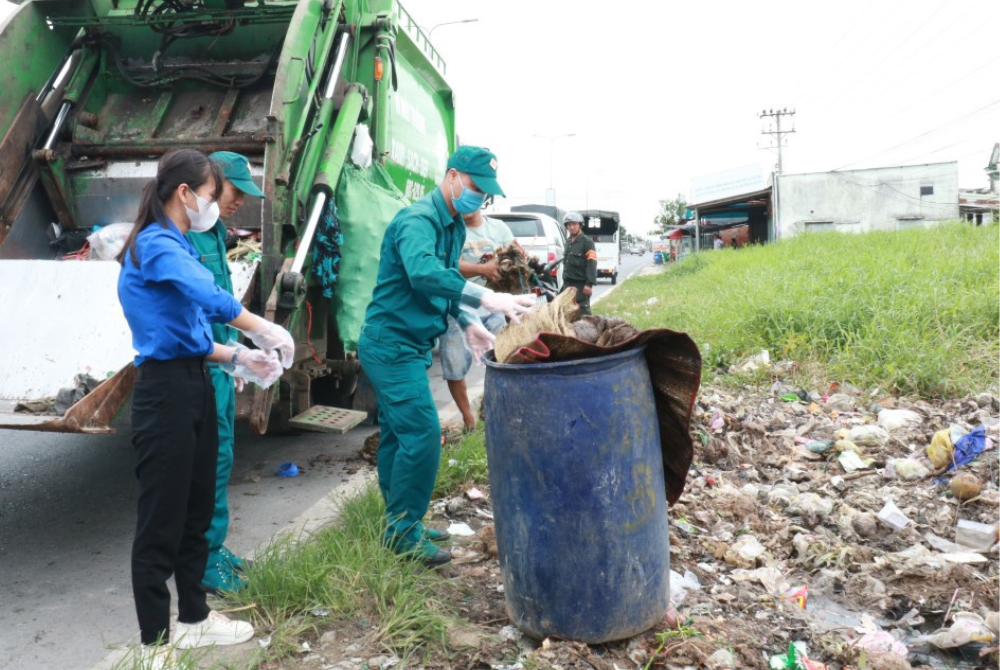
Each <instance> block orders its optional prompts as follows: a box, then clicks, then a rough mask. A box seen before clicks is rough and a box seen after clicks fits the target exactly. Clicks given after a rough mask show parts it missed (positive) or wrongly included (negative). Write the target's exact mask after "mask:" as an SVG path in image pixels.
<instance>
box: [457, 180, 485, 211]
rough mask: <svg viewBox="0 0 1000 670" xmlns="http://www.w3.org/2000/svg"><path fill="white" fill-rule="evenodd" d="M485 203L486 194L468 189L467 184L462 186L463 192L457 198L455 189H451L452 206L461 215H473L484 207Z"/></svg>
mask: <svg viewBox="0 0 1000 670" xmlns="http://www.w3.org/2000/svg"><path fill="white" fill-rule="evenodd" d="M459 183H461V182H459ZM484 202H486V194H485V193H479V192H477V191H473V190H472V189H471V188H466V187H465V184H462V190H461V192H459V194H458V195H457V196H456V195H455V187H454V186H452V188H451V204H452V206H453V207H454V208H455V211H456V212H458V213H459V214H472V213H473V212H474V211H476V210H477V209H479V208H480V207H482V206H483V203H484Z"/></svg>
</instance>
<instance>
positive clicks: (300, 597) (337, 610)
mask: <svg viewBox="0 0 1000 670" xmlns="http://www.w3.org/2000/svg"><path fill="white" fill-rule="evenodd" d="M383 510H384V507H383V504H382V498H381V494H380V493H379V491H378V488H377V487H376V486H375V485H374V484H373V485H371V486H369V487H368V488H366V489H365V490H364V491H363V492H362V493H361V494H359V495H358V496H356V497H353V498H349V499H347V500H345V501H344V502H343V503H342V505H341V511H340V516H339V518H338V520H337V521H336V522H335V523H334V524H332V525H331V526H329V527H327V528H325V529H323V530H321V531H319V532H318V533H316V534H315V535H312V536H310V537H309V538H306V540H307V541H302V542H300V541H296V538H291V537H285V538H282V539H279V540H277V541H275V542H273V543H272V544H270V545H269V546H268V547H266V548H265V549H264V550H263V551H262V552H258V554H257V555H256V556H255V557H254V564H253V566H252V567H251V569H250V570H249V572H248V574H247V584H248V586H247V588H245V589H244V590H241V591H240V592H239V593H238V594H235V595H232V596H230V598H229V599H228V604H229V606H230V607H233V608H239V607H241V606H248V607H249V606H252V608H251V609H249V610H248V611H249V612H250V617H249V618H250V620H251V621H252V623H253V624H254V625H255V627H257V629H258V630H259V631H261V634H270V637H271V642H270V646H269V649H268V652H267V654H266V655H267V656H268V657H269V658H271V659H275V660H276V659H280V658H283V657H285V656H288V655H291V654H293V653H294V652H296V651H298V650H300V649H301V642H302V640H303V638H304V637H305V636H308V635H309V634H310V633H313V634H318V633H319V632H321V631H322V630H328V629H331V628H337V629H340V630H355V629H356V630H358V631H359V632H361V633H362V634H363V635H364V636H365V637H366V638H367V639H368V640H370V641H371V642H374V643H377V644H380V645H382V646H383V647H384V648H385V649H386V650H389V651H391V652H393V653H395V654H397V655H398V656H400V657H401V658H404V659H406V658H408V657H411V656H415V657H417V658H419V655H420V653H421V650H422V649H424V648H425V647H426V646H427V645H428V644H443V642H444V640H445V633H446V630H447V627H448V622H449V621H450V620H451V618H452V608H451V606H450V605H448V604H447V598H448V586H447V583H446V582H444V581H443V580H441V579H440V578H439V577H437V576H436V575H435V574H434V573H433V572H430V571H426V570H423V569H421V567H420V566H419V564H418V563H416V562H414V561H412V560H409V559H405V558H402V557H400V556H397V555H396V554H394V553H393V552H391V551H389V550H388V549H385V548H384V547H383V546H382V531H383V529H384V525H383V522H382V514H383ZM255 660H256V659H255ZM253 667H256V666H253Z"/></svg>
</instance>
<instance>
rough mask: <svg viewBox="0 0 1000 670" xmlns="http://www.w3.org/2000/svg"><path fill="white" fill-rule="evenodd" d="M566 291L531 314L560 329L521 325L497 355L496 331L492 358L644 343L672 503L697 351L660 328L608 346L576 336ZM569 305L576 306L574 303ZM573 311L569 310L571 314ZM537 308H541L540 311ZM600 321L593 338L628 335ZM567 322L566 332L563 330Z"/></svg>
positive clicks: (603, 350)
mask: <svg viewBox="0 0 1000 670" xmlns="http://www.w3.org/2000/svg"><path fill="white" fill-rule="evenodd" d="M571 294H572V291H566V292H565V293H562V294H560V296H559V297H558V298H556V300H555V301H553V302H552V303H550V304H549V305H548V307H552V305H555V304H556V303H557V302H560V307H557V308H556V311H555V312H552V311H550V310H539V312H540V315H539V316H538V317H536V318H537V319H538V321H539V322H540V321H542V320H544V319H548V320H549V321H552V322H553V325H554V326H555V327H556V328H558V329H560V330H559V331H557V332H540V331H539V330H531V328H530V326H529V327H526V328H522V329H521V330H520V331H518V332H517V333H516V334H514V335H512V336H511V337H510V338H509V340H510V341H508V342H505V343H503V346H504V348H505V353H504V354H501V352H500V346H499V345H501V337H502V336H503V333H501V335H500V336H498V337H497V341H496V344H497V345H498V347H497V349H496V360H498V361H501V362H503V363H514V364H530V363H554V362H557V361H569V360H579V359H581V358H592V357H596V356H604V355H607V354H614V353H618V352H620V351H625V350H626V349H632V348H634V347H639V346H643V345H645V347H646V350H645V355H646V365H647V367H648V368H649V377H650V380H651V381H652V384H653V398H654V402H655V404H656V419H657V423H658V424H659V428H660V450H661V452H662V454H663V477H664V481H665V483H666V492H667V502H668V503H670V504H671V505H673V504H674V503H675V502H677V500H678V499H679V498H680V496H681V493H682V492H683V491H684V481H685V479H686V478H687V473H688V469H689V468H690V467H691V461H692V459H693V458H694V446H693V445H692V443H691V434H690V432H689V428H690V424H691V411H692V409H693V408H694V401H695V398H696V397H697V396H698V386H699V384H700V382H701V353H700V352H699V351H698V347H697V345H695V343H694V341H693V340H692V339H691V338H690V337H688V335H687V334H686V333H679V332H677V331H674V330H667V329H665V328H657V329H652V330H646V331H642V332H640V333H638V334H636V335H634V336H632V337H630V338H628V339H625V340H619V341H617V342H616V343H615V344H611V345H608V346H604V345H602V344H599V343H591V342H584V341H582V340H580V339H577V338H576V337H575V336H574V331H573V328H572V326H573V325H575V324H572V322H571V321H566V320H565V318H566V316H567V315H568V314H569V313H570V310H569V309H568V308H567V306H566V304H565V303H566V299H565V298H563V296H566V295H571ZM560 299H562V300H560ZM570 300H572V298H570ZM571 304H572V306H573V307H574V308H576V305H575V303H571ZM578 309H579V308H576V309H575V310H574V311H573V314H574V315H575V313H576V312H577V311H578ZM541 312H544V315H542V314H541ZM528 316H530V314H529V315H528ZM598 318H600V317H598ZM526 322H527V319H524V320H522V323H521V325H522V326H524V325H526ZM582 322H583V321H579V323H582ZM605 322H606V323H604V324H598V325H597V326H596V327H597V329H598V330H600V329H601V328H603V329H604V331H603V333H599V337H598V342H600V341H601V340H600V335H603V334H607V335H608V341H615V340H616V336H620V335H622V334H625V333H628V331H627V330H626V329H625V327H628V328H631V326H628V324H624V322H621V321H620V320H617V319H615V320H612V319H606V320H605ZM532 323H534V321H533V322H532ZM609 324H610V325H609ZM623 324H624V325H623ZM516 326H517V324H512V325H511V326H508V330H510V329H511V328H514V327H516ZM567 326H569V332H568V333H567V332H563V331H564V330H565V328H566V327H567ZM633 330H634V329H633ZM505 332H506V331H505ZM528 338H530V340H529V339H528ZM505 339H506V338H505ZM525 340H528V341H527V342H525ZM514 341H517V342H518V343H520V346H517V347H516V348H515V349H513V350H509V347H510V346H512V343H513V342H514Z"/></svg>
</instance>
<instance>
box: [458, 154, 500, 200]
mask: <svg viewBox="0 0 1000 670" xmlns="http://www.w3.org/2000/svg"><path fill="white" fill-rule="evenodd" d="M452 168H454V169H456V170H458V171H459V172H464V173H465V174H467V175H469V176H470V177H472V180H473V181H474V182H476V186H478V187H479V189H480V190H481V191H482V192H483V193H486V194H488V195H502V196H504V197H505V198H506V197H507V194H506V193H504V192H503V189H502V188H500V184H499V182H497V157H496V156H495V155H494V154H493V152H492V151H490V150H489V149H483V148H482V147H473V146H464V147H459V148H458V149H456V150H455V153H453V154H452V155H451V158H449V159H448V169H449V170H451V169H452Z"/></svg>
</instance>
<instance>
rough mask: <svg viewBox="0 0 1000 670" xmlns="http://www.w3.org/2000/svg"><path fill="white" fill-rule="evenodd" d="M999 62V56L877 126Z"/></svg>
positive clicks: (892, 115) (911, 104)
mask: <svg viewBox="0 0 1000 670" xmlns="http://www.w3.org/2000/svg"><path fill="white" fill-rule="evenodd" d="M997 61H1000V56H997V57H996V58H994V59H993V60H991V61H989V62H988V63H984V64H983V65H981V66H979V67H978V68H976V69H975V70H973V71H972V72H970V73H968V74H967V75H965V76H964V77H962V78H960V79H956V80H954V81H952V82H949V83H947V84H945V85H944V86H942V87H941V88H939V89H938V90H936V91H934V92H933V93H929V94H927V95H925V96H924V97H922V98H920V99H919V100H917V101H916V102H913V103H910V104H909V105H907V106H906V107H904V108H902V109H900V110H899V111H898V112H893V113H892V114H890V115H889V116H885V117H883V118H882V120H881V121H879V122H877V123H876V125H878V124H879V123H885V122H886V121H888V120H889V119H894V118H896V117H897V116H899V115H900V114H902V113H903V112H906V111H909V110H911V109H913V108H914V107H916V106H917V105H919V104H920V103H922V102H923V101H925V100H927V99H929V98H933V97H934V96H935V95H937V94H938V93H940V92H941V91H945V90H947V89H949V88H951V87H952V86H954V85H956V84H961V83H962V82H963V81H965V80H966V79H968V78H969V77H972V76H975V75H977V74H979V72H980V71H982V70H985V69H986V68H988V67H989V66H990V65H993V64H994V63H996V62H997Z"/></svg>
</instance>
